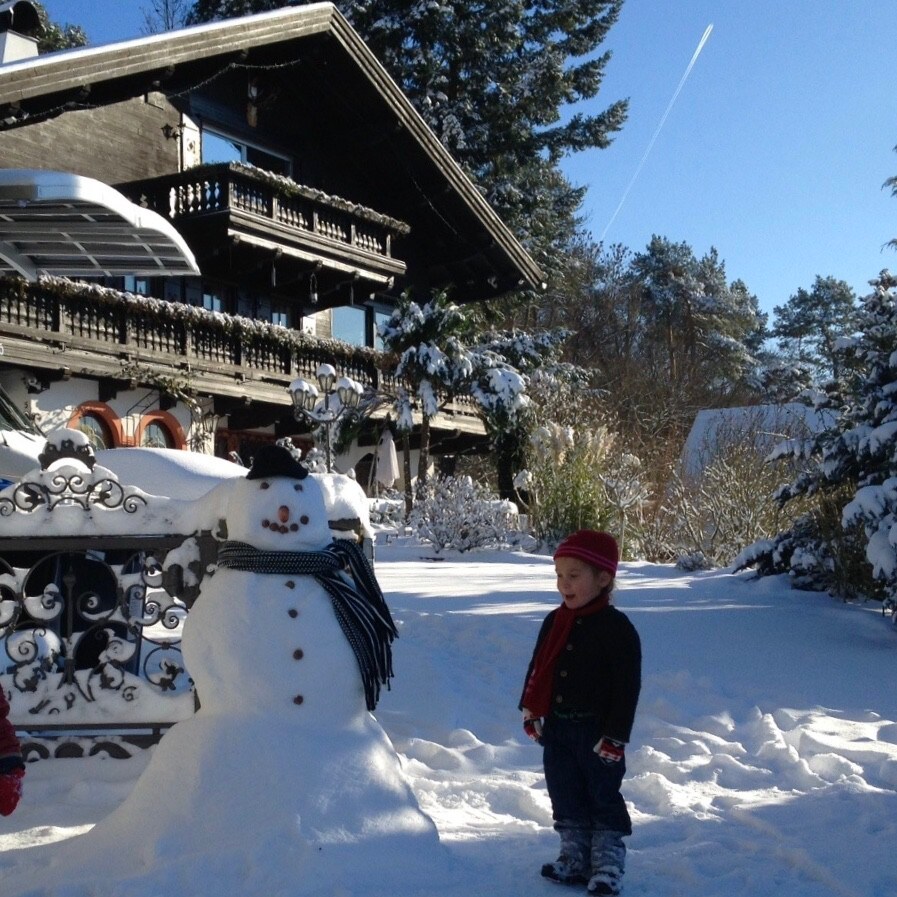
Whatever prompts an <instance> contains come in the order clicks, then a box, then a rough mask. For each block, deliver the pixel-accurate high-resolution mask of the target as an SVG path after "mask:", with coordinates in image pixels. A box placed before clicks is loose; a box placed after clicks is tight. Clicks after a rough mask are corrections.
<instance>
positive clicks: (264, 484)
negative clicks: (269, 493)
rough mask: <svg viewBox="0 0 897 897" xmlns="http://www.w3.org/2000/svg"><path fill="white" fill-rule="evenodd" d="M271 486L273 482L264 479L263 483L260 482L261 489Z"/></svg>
mask: <svg viewBox="0 0 897 897" xmlns="http://www.w3.org/2000/svg"><path fill="white" fill-rule="evenodd" d="M270 488H271V484H270V483H266V482H265V481H264V480H263V481H262V482H261V483H259V489H270Z"/></svg>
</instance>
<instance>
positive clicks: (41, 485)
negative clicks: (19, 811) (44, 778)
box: [0, 431, 216, 757]
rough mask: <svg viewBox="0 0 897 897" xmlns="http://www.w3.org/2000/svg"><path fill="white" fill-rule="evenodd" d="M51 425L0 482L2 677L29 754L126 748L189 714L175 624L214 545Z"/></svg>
mask: <svg viewBox="0 0 897 897" xmlns="http://www.w3.org/2000/svg"><path fill="white" fill-rule="evenodd" d="M61 432H62V433H65V434H68V438H60V439H58V440H56V441H55V442H54V441H48V443H47V447H46V449H45V450H44V453H43V454H42V455H41V458H40V461H41V467H40V469H37V470H34V471H32V472H31V473H30V474H28V475H27V476H25V477H24V478H23V479H22V480H21V481H20V482H19V483H17V484H15V485H12V486H8V487H7V488H5V489H4V490H2V491H0V687H2V688H3V690H4V692H5V693H6V694H7V696H8V697H9V700H10V705H11V719H12V721H13V723H14V724H15V725H16V727H17V729H18V730H19V731H20V733H21V735H22V736H23V742H24V749H25V752H26V755H27V756H29V757H50V756H83V755H84V754H86V753H91V754H96V753H106V754H110V755H113V756H128V755H129V754H130V753H132V752H133V749H134V748H135V746H140V747H142V746H145V745H146V744H148V743H152V742H154V741H156V740H158V739H159V738H160V737H161V734H162V732H163V731H164V730H165V729H166V728H167V727H168V726H170V725H171V724H173V723H175V722H177V721H178V720H180V719H184V718H186V717H187V716H189V715H190V714H192V713H193V712H194V707H195V700H194V694H193V688H192V682H191V681H190V678H189V675H188V674H187V671H186V669H185V667H184V663H183V659H182V657H181V651H180V632H181V628H182V624H183V621H184V618H185V616H186V614H187V612H188V609H189V607H190V604H191V603H192V601H193V600H194V599H195V597H196V594H197V592H198V590H199V583H200V581H201V578H202V575H203V572H204V570H205V569H206V567H207V565H208V564H209V563H211V562H212V561H213V560H214V552H215V544H216V543H215V540H214V539H213V537H212V536H211V534H209V533H205V534H201V535H200V536H198V537H197V536H195V535H193V533H194V532H195V529H194V528H193V527H192V526H191V525H190V521H191V513H190V505H191V503H190V502H189V501H182V500H177V499H171V498H167V497H160V496H153V495H148V494H147V493H145V492H142V491H141V490H139V489H136V488H134V487H129V486H125V485H122V484H121V483H120V482H119V481H118V478H117V477H116V476H115V474H113V473H112V472H111V471H109V470H106V469H105V468H103V467H100V466H99V465H97V464H96V462H95V457H94V455H93V452H92V450H91V449H90V446H89V445H88V444H87V442H86V440H84V441H83V442H81V440H80V439H79V438H78V437H80V436H81V434H77V433H73V431H61Z"/></svg>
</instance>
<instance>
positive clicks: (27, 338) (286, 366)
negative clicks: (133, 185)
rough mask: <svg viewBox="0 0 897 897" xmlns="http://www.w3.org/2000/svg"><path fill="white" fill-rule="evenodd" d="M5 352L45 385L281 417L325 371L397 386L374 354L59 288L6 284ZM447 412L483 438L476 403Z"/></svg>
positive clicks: (259, 325) (101, 291)
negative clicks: (295, 388) (120, 391)
mask: <svg viewBox="0 0 897 897" xmlns="http://www.w3.org/2000/svg"><path fill="white" fill-rule="evenodd" d="M0 349H2V355H0V364H3V365H9V366H21V367H26V368H30V369H33V370H35V371H41V372H45V373H44V374H42V375H41V376H43V377H45V378H46V379H49V380H56V379H60V378H64V379H69V378H71V377H79V376H81V377H90V378H94V379H101V380H107V381H129V380H137V381H138V382H139V383H140V385H142V386H147V385H154V384H155V385H157V386H158V388H159V390H160V392H164V391H166V385H168V386H170V387H175V386H176V387H177V390H184V391H192V392H196V393H202V394H205V395H212V396H220V397H224V398H231V399H239V400H240V401H241V402H247V403H251V404H256V403H266V404H267V405H274V406H283V410H284V412H286V411H287V410H288V408H289V406H290V405H291V400H290V396H289V392H288V386H289V384H290V383H291V381H292V380H293V379H295V378H296V377H304V378H306V379H310V380H314V377H315V373H316V371H317V369H318V365H319V364H321V363H328V364H332V365H334V366H335V367H336V368H337V370H338V371H339V372H340V374H341V375H346V376H349V377H352V378H353V379H355V380H358V381H359V382H360V383H361V384H362V385H364V386H365V387H369V388H370V389H373V390H376V391H379V392H384V393H394V392H395V390H396V387H397V385H398V383H397V381H396V378H395V377H394V375H393V374H392V373H391V372H390V371H389V370H388V365H387V359H386V357H385V356H384V355H383V353H382V352H378V351H376V350H374V349H370V348H362V347H356V346H350V345H348V344H347V343H343V342H340V341H339V340H322V339H317V338H315V337H313V336H309V335H308V334H304V333H302V332H300V331H298V330H289V329H287V328H285V327H277V326H274V325H272V324H267V323H264V322H261V321H255V320H251V319H249V318H242V317H236V316H232V315H224V314H217V313H214V312H209V311H206V310H204V309H201V308H196V307H194V306H190V305H184V304H181V303H175V302H166V301H164V300H161V299H153V298H150V297H146V296H134V295H132V294H129V293H120V292H117V291H116V290H110V289H106V288H105V287H100V286H95V285H91V284H84V283H74V282H71V281H67V280H61V279H56V278H45V279H42V280H41V281H39V282H38V283H27V282H25V281H23V280H19V279H16V278H0ZM168 391H169V394H176V391H174V392H172V390H170V389H169V390H168ZM445 412H446V417H447V418H450V419H451V423H449V424H447V425H448V426H450V427H453V428H459V429H461V430H464V431H466V432H468V433H482V432H483V430H482V424H481V423H480V420H479V418H478V417H477V415H476V412H475V408H474V405H473V401H472V400H471V399H456V400H454V401H453V402H450V403H449V405H448V406H447V408H446V409H445Z"/></svg>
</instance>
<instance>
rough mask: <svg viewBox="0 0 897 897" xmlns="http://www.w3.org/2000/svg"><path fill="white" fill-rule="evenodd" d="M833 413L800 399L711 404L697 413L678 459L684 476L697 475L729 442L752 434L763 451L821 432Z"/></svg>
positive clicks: (749, 436)
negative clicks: (730, 405)
mask: <svg viewBox="0 0 897 897" xmlns="http://www.w3.org/2000/svg"><path fill="white" fill-rule="evenodd" d="M832 420H833V415H832V413H831V412H830V411H818V410H816V409H814V408H810V407H808V406H807V405H803V404H801V403H800V402H787V403H785V404H782V405H748V406H741V407H738V408H708V409H705V410H703V411H699V412H698V413H697V415H695V420H694V423H693V424H692V427H691V431H690V432H689V434H688V439H686V440H685V445H684V446H683V448H682V454H681V456H680V459H679V464H680V471H681V473H682V474H683V475H684V476H687V477H694V476H698V475H699V474H700V473H701V471H702V470H703V469H704V468H705V467H706V466H707V465H708V464H709V463H710V461H712V460H713V458H715V457H716V456H717V455H718V454H719V452H720V451H721V450H722V449H723V448H725V447H726V446H729V445H733V444H734V443H736V442H740V441H743V440H744V439H745V438H749V439H751V440H752V441H753V444H754V445H755V446H756V447H757V449H758V450H759V451H761V452H763V453H766V452H769V451H771V450H772V449H773V448H774V447H775V446H776V444H777V443H779V442H782V441H784V440H785V439H789V438H794V437H798V436H802V435H804V436H806V435H810V434H812V433H818V432H820V431H821V430H823V429H826V428H827V427H829V426H830V425H831V423H832Z"/></svg>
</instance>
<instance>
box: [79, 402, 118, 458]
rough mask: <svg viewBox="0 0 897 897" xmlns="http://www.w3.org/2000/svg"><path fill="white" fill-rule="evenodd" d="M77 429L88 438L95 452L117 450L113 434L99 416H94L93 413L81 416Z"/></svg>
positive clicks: (88, 412)
mask: <svg viewBox="0 0 897 897" xmlns="http://www.w3.org/2000/svg"><path fill="white" fill-rule="evenodd" d="M77 429H78V430H79V431H80V432H82V433H83V434H84V435H85V436H86V437H87V440H88V442H90V444H91V446H93V450H94V451H98V450H99V449H108V448H115V440H114V439H113V438H112V432H111V431H110V429H109V426H108V425H107V423H106V421H104V420H103V418H101V417H100V416H99V414H94V413H93V412H92V411H87V412H84V413H83V414H81V416H80V417H79V418H78V426H77Z"/></svg>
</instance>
